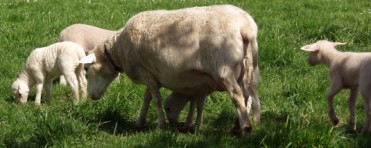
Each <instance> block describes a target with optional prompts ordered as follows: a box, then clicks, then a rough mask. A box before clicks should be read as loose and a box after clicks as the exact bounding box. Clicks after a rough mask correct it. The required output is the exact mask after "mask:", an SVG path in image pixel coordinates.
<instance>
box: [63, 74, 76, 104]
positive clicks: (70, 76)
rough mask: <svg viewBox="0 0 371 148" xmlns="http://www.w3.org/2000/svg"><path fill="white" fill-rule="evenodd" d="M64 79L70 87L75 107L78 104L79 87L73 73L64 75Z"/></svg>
mask: <svg viewBox="0 0 371 148" xmlns="http://www.w3.org/2000/svg"><path fill="white" fill-rule="evenodd" d="M64 77H65V78H66V80H67V83H68V85H70V87H71V90H72V94H73V98H74V100H73V103H74V104H75V105H76V104H78V103H79V85H78V81H77V77H76V75H75V73H65V74H64Z"/></svg>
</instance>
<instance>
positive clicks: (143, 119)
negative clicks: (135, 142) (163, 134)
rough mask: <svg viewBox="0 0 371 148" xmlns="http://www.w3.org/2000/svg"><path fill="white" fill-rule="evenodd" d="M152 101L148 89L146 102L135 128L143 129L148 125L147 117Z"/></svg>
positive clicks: (145, 94) (145, 96) (145, 97)
mask: <svg viewBox="0 0 371 148" xmlns="http://www.w3.org/2000/svg"><path fill="white" fill-rule="evenodd" d="M151 100H152V96H151V93H150V92H149V90H148V88H147V89H146V92H145V93H144V101H143V105H142V108H141V110H140V115H139V118H138V119H137V121H136V123H135V126H136V128H138V129H143V128H144V127H145V125H146V117H147V112H148V108H149V103H150V102H151Z"/></svg>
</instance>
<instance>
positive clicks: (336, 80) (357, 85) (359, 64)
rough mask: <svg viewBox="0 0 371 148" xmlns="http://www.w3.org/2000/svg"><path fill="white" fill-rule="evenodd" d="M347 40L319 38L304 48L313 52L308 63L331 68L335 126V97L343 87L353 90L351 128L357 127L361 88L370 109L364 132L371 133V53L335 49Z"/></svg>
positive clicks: (330, 94)
mask: <svg viewBox="0 0 371 148" xmlns="http://www.w3.org/2000/svg"><path fill="white" fill-rule="evenodd" d="M344 44H346V43H340V42H329V41H325V40H322V41H317V42H316V43H313V44H310V45H305V46H303V47H302V48H301V49H302V50H304V51H309V52H310V56H309V59H308V63H309V64H310V65H311V66H314V65H318V64H325V65H326V66H327V67H328V68H329V69H330V78H331V81H332V84H331V87H330V90H329V92H328V94H327V103H328V108H329V110H328V114H329V117H330V119H331V122H332V124H333V125H337V124H338V123H339V119H338V118H337V117H336V114H335V111H334V107H333V98H334V96H335V95H336V94H337V93H338V92H339V91H340V90H342V89H344V88H346V89H350V96H349V100H348V101H349V104H348V105H349V110H350V117H349V128H350V129H351V130H355V129H356V121H355V107H356V102H357V95H358V91H360V92H361V95H362V96H363V98H364V106H365V111H366V120H365V125H364V127H363V129H362V132H370V121H371V102H370V101H371V100H370V98H371V77H370V76H369V74H370V73H371V53H354V52H340V51H337V50H336V49H335V47H336V46H337V45H344Z"/></svg>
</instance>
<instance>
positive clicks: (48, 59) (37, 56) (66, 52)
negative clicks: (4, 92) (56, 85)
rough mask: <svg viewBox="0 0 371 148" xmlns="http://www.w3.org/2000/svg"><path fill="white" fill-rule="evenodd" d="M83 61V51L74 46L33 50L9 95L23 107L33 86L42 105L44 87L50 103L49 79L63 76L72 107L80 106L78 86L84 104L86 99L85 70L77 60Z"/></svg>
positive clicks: (60, 44)
mask: <svg viewBox="0 0 371 148" xmlns="http://www.w3.org/2000/svg"><path fill="white" fill-rule="evenodd" d="M84 57H85V52H84V49H83V47H81V46H80V45H78V44H76V43H73V42H68V41H66V42H59V43H55V44H52V45H49V46H47V47H43V48H36V49H35V50H33V51H32V52H31V54H30V56H29V57H28V58H27V61H26V64H25V66H24V67H23V69H22V71H21V72H20V74H19V75H18V78H17V79H16V80H15V82H14V83H13V85H12V92H13V94H14V95H15V97H16V98H17V100H19V101H20V102H21V103H26V102H27V98H28V93H29V91H30V90H31V88H32V87H33V86H34V85H36V99H35V103H36V104H37V105H40V104H41V91H42V88H43V83H44V82H45V85H46V88H45V89H46V102H48V103H50V100H51V87H52V79H53V78H54V77H56V76H60V75H64V76H65V77H66V80H67V82H68V84H69V85H70V87H71V89H72V92H73V97H74V103H75V104H77V103H78V102H79V92H78V87H79V86H78V85H79V84H80V88H81V95H82V98H83V99H84V100H86V97H87V88H86V85H87V84H86V83H87V82H86V79H85V70H84V66H83V64H81V63H79V60H81V59H82V58H84Z"/></svg>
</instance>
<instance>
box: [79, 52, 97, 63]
mask: <svg viewBox="0 0 371 148" xmlns="http://www.w3.org/2000/svg"><path fill="white" fill-rule="evenodd" d="M95 61H96V58H95V54H94V53H91V54H89V55H88V56H86V57H84V58H82V59H81V60H80V61H79V62H80V63H83V64H90V63H93V62H95Z"/></svg>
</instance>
